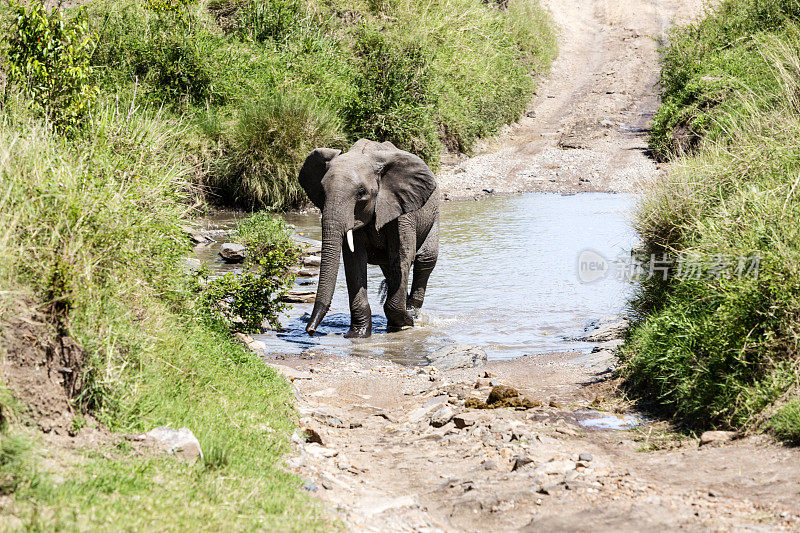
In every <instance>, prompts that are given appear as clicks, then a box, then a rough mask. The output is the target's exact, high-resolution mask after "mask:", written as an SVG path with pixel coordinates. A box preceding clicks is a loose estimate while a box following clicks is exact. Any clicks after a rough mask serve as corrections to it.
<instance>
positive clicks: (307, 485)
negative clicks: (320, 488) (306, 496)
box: [303, 479, 317, 492]
mask: <svg viewBox="0 0 800 533" xmlns="http://www.w3.org/2000/svg"><path fill="white" fill-rule="evenodd" d="M303 489H305V490H307V491H308V492H317V486H316V485H315V484H314V482H313V481H311V480H308V479H306V480H305V481H303Z"/></svg>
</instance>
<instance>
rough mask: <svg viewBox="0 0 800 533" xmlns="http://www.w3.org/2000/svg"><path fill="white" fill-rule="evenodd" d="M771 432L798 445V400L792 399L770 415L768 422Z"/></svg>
mask: <svg viewBox="0 0 800 533" xmlns="http://www.w3.org/2000/svg"><path fill="white" fill-rule="evenodd" d="M769 428H770V430H771V431H772V433H773V434H774V435H775V436H776V437H778V438H779V439H781V440H783V441H785V442H787V443H789V444H794V445H795V446H797V445H800V400H794V401H792V402H790V403H788V404H786V405H784V406H783V407H781V408H780V409H779V410H778V412H777V413H775V414H774V415H773V416H772V419H771V420H770V423H769Z"/></svg>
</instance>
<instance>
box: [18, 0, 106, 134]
mask: <svg viewBox="0 0 800 533" xmlns="http://www.w3.org/2000/svg"><path fill="white" fill-rule="evenodd" d="M11 7H12V10H13V13H14V21H13V27H12V29H11V33H10V35H9V36H8V37H7V40H8V51H7V58H8V76H9V80H10V81H11V82H16V83H19V84H20V85H22V87H23V89H24V91H25V92H26V93H27V94H28V95H30V96H31V97H32V98H33V102H34V104H35V105H36V107H37V108H38V110H39V111H40V112H42V113H43V114H44V115H45V116H47V118H48V119H49V120H50V121H51V122H52V123H53V124H54V125H55V127H56V128H57V129H58V130H59V131H60V132H62V133H71V132H73V130H74V129H75V128H77V127H78V126H79V124H80V123H81V121H82V120H83V119H84V118H85V117H86V116H87V114H88V113H89V111H90V110H91V107H92V105H93V103H94V101H95V99H96V97H97V94H98V88H97V86H95V85H94V84H93V83H92V76H93V71H92V67H91V65H90V64H89V61H90V58H91V56H92V52H93V51H94V47H95V36H94V34H92V33H91V32H90V31H89V27H88V22H87V19H86V17H85V16H84V12H83V11H82V10H79V11H78V12H77V14H75V16H73V17H72V18H70V19H65V18H64V14H63V12H62V11H61V9H53V10H52V12H50V13H48V12H47V10H46V9H45V7H44V4H41V3H38V2H32V3H31V5H30V7H26V6H24V5H22V4H17V3H15V2H13V1H12V3H11Z"/></svg>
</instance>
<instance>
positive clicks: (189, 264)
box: [183, 257, 203, 274]
mask: <svg viewBox="0 0 800 533" xmlns="http://www.w3.org/2000/svg"><path fill="white" fill-rule="evenodd" d="M202 266H203V263H202V261H200V260H199V259H197V258H196V257H184V258H183V271H184V272H185V273H187V274H194V273H195V272H197V271H198V270H200V268H201V267H202Z"/></svg>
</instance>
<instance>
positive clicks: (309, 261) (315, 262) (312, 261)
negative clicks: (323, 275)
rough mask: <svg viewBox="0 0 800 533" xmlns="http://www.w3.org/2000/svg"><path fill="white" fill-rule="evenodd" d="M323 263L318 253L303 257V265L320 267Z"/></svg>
mask: <svg viewBox="0 0 800 533" xmlns="http://www.w3.org/2000/svg"><path fill="white" fill-rule="evenodd" d="M321 264H322V259H321V258H320V257H319V256H318V255H309V256H307V257H304V258H303V265H304V266H309V267H319V266H320V265H321Z"/></svg>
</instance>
